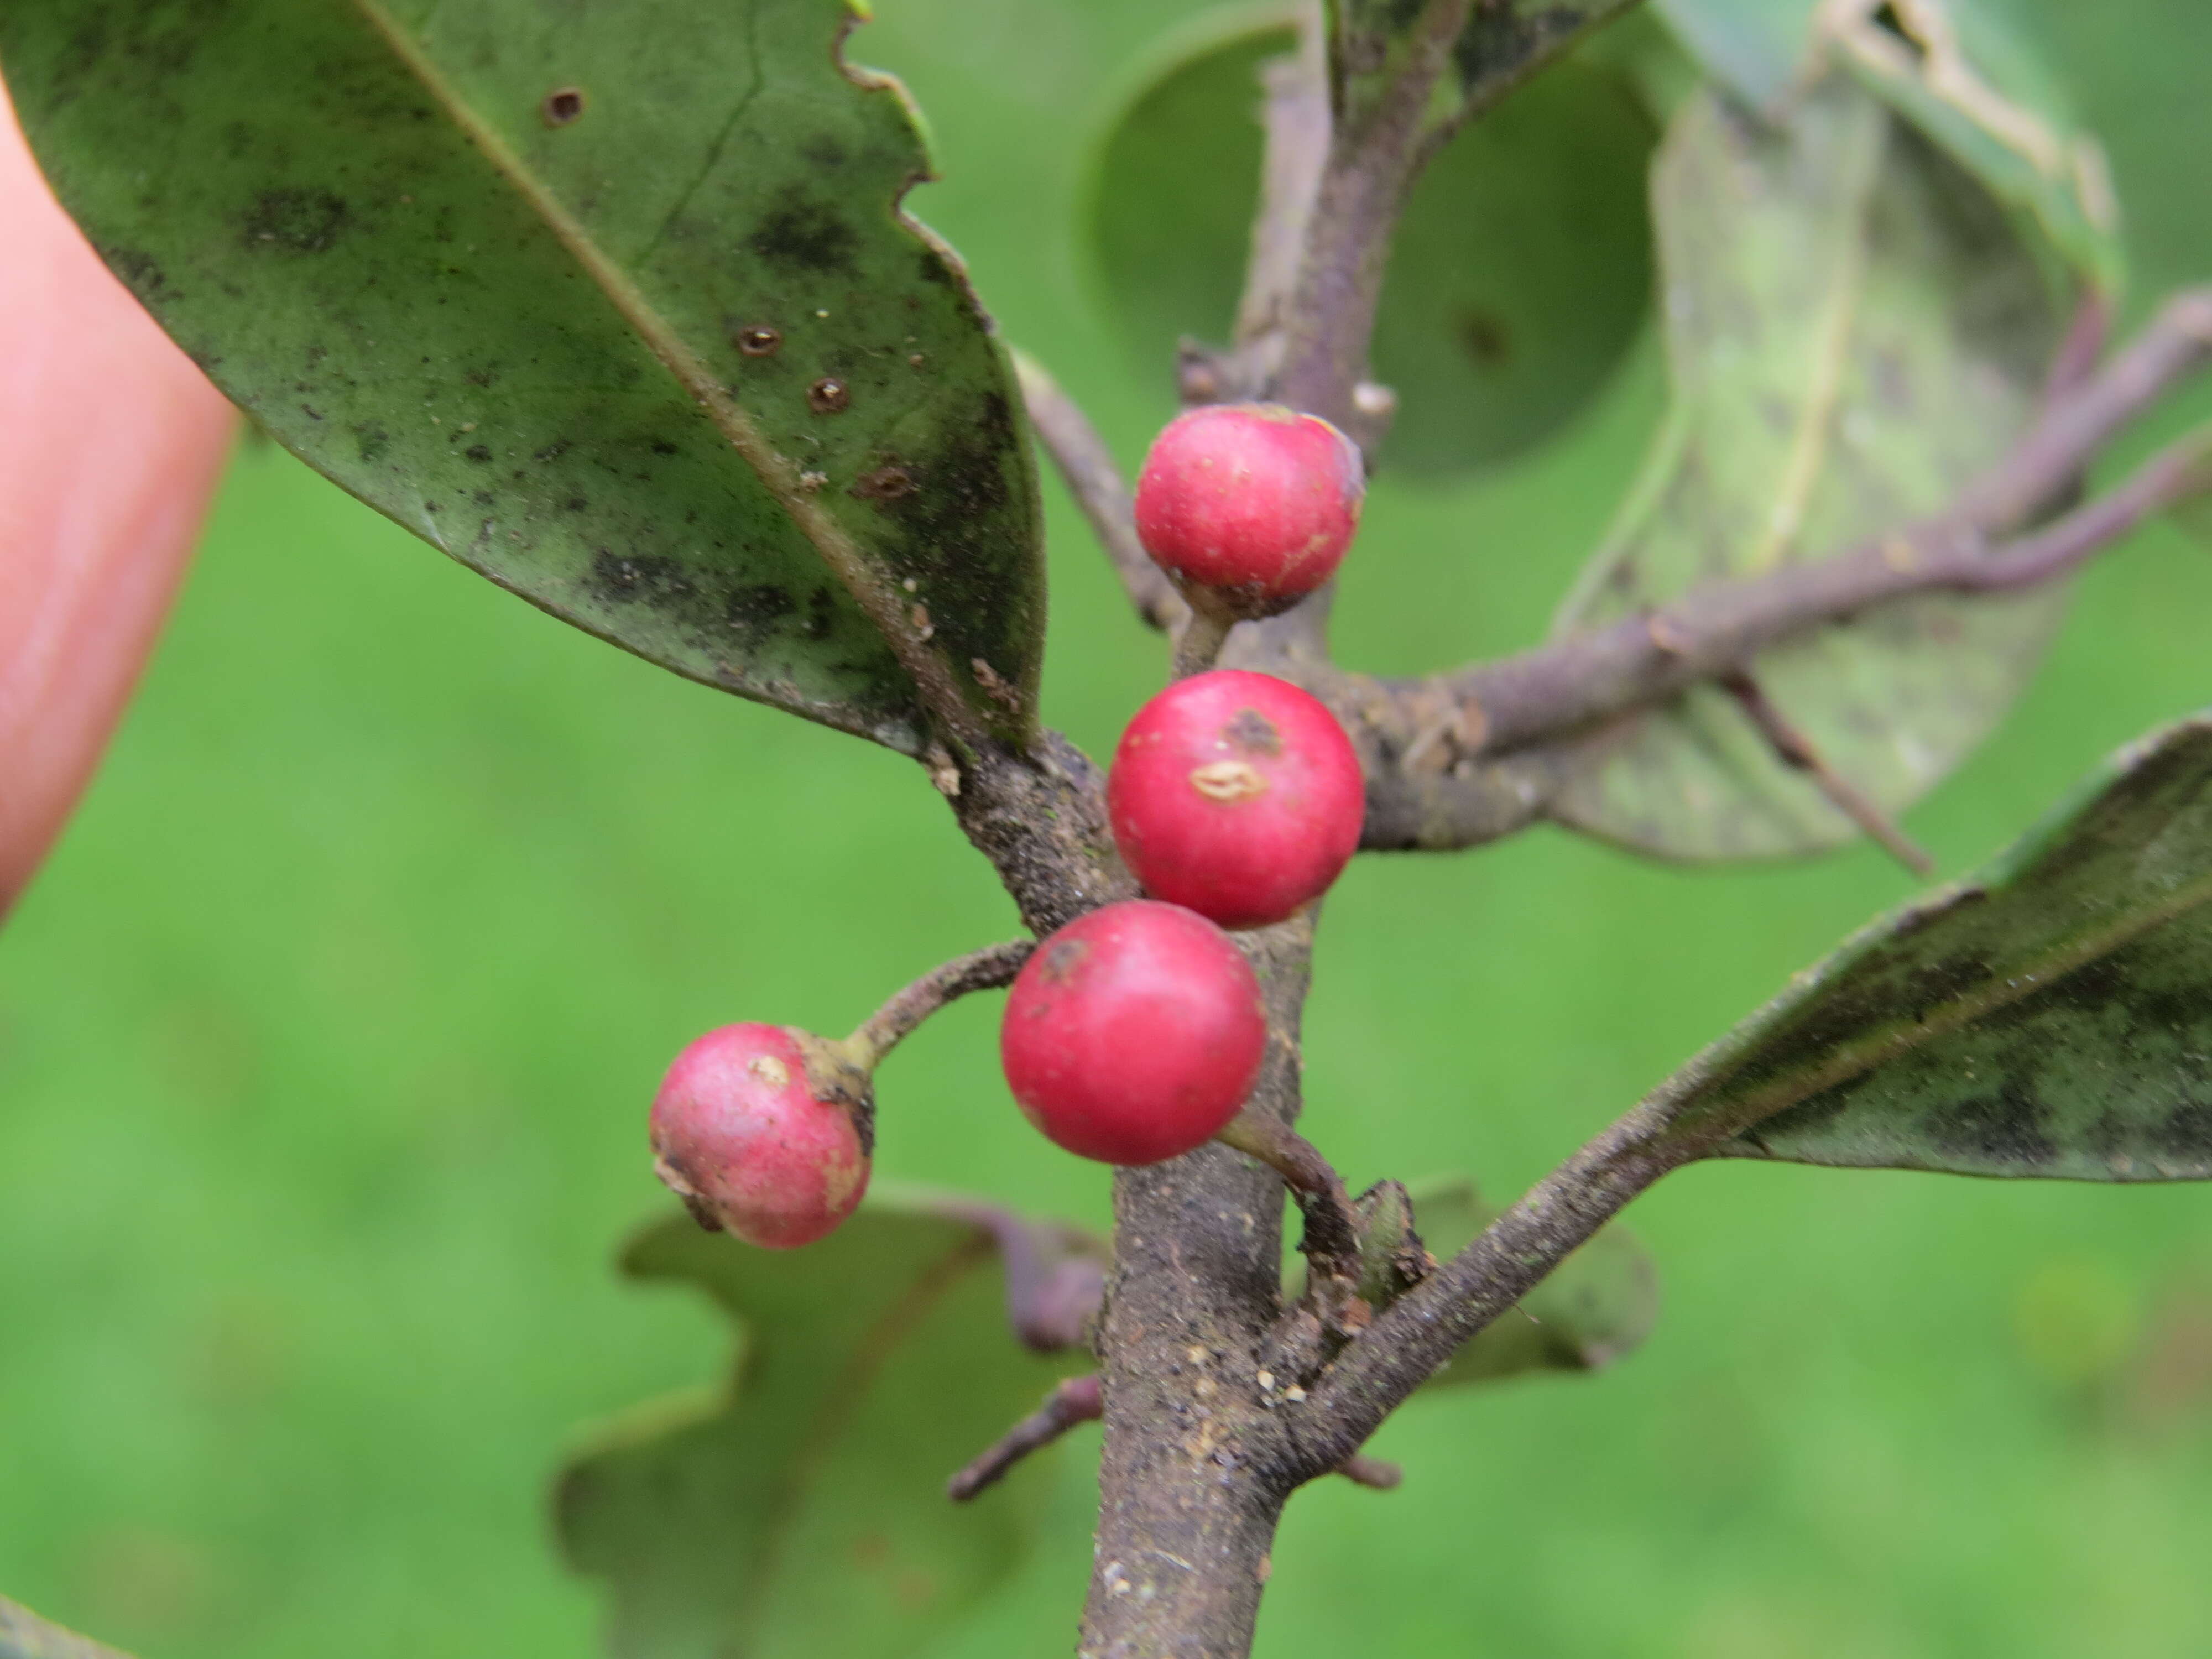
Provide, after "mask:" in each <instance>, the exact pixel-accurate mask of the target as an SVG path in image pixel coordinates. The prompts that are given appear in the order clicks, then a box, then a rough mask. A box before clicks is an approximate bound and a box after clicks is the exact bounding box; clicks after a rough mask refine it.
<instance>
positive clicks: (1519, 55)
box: [1326, 0, 1632, 132]
mask: <svg viewBox="0 0 2212 1659" xmlns="http://www.w3.org/2000/svg"><path fill="white" fill-rule="evenodd" d="M1630 3H1632V0H1504V3H1502V4H1497V3H1486V4H1480V5H1477V6H1476V7H1474V10H1473V15H1472V16H1471V17H1470V18H1469V20H1468V23H1467V24H1466V26H1465V27H1463V28H1462V30H1461V31H1460V36H1459V39H1458V40H1456V41H1455V42H1454V43H1453V45H1452V55H1451V63H1450V64H1449V67H1448V68H1447V69H1446V70H1445V72H1444V76H1443V83H1442V84H1441V85H1440V86H1439V87H1438V88H1437V90H1436V92H1435V94H1434V95H1433V96H1432V97H1431V99H1430V100H1429V106H1428V107H1427V109H1426V110H1425V112H1423V114H1424V119H1425V123H1426V125H1428V127H1429V128H1430V129H1431V130H1432V131H1443V132H1449V131H1454V130H1455V129H1457V128H1458V127H1459V126H1460V125H1462V124H1463V123H1465V122H1466V121H1468V120H1469V119H1471V118H1474V117H1477V116H1480V115H1481V114H1483V113H1484V112H1486V111H1487V110H1489V109H1490V108H1492V106H1495V105H1496V104H1497V103H1498V100H1500V99H1502V98H1504V96H1505V94H1507V93H1509V92H1510V91H1512V90H1513V89H1514V88H1516V87H1517V86H1519V85H1520V84H1521V83H1522V82H1524V81H1527V80H1528V79H1529V78H1530V77H1531V76H1534V74H1535V73H1536V71H1537V70H1541V69H1542V68H1543V67H1544V66H1545V65H1546V64H1549V63H1550V62H1551V61H1552V60H1553V58H1557V57H1558V56H1559V54H1560V53H1561V52H1565V51H1566V50H1567V49H1568V48H1569V47H1571V46H1573V45H1574V44H1575V42H1576V41H1577V40H1581V39H1582V38H1583V37H1584V36H1585V35H1587V34H1588V33H1589V32H1590V31H1591V30H1593V29H1595V28H1596V27H1598V26H1599V25H1601V24H1602V23H1604V22H1605V21H1607V20H1608V19H1610V18H1612V17H1613V16H1615V15H1619V14H1620V12H1622V11H1624V10H1626V9H1627V7H1628V6H1629V4H1630ZM1431 9H1432V8H1431V7H1430V6H1427V5H1424V4H1423V3H1421V0H1326V11H1327V15H1328V33H1329V78H1330V84H1331V89H1332V93H1333V94H1334V103H1335V106H1336V108H1337V110H1338V111H1339V112H1340V119H1345V120H1349V121H1353V122H1357V121H1360V120H1364V119H1365V118H1367V117H1368V116H1369V115H1370V113H1372V112H1374V111H1376V109H1378V108H1381V107H1382V106H1383V105H1384V104H1385V103H1386V102H1387V100H1389V97H1390V95H1391V90H1390V89H1391V87H1392V85H1393V83H1394V82H1395V81H1396V79H1397V76H1398V75H1399V72H1400V71H1401V70H1402V69H1403V68H1404V67H1405V64H1406V61H1407V57H1408V56H1409V54H1410V53H1411V52H1412V51H1413V50H1414V49H1415V48H1416V46H1418V44H1419V40H1421V38H1422V35H1423V32H1424V25H1425V21H1426V14H1427V13H1428V12H1429V11H1430V10H1431Z"/></svg>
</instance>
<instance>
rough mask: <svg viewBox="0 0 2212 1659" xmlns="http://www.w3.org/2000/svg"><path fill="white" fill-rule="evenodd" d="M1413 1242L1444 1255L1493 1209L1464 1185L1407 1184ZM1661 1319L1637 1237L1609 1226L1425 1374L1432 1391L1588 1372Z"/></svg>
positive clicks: (1653, 1274)
mask: <svg viewBox="0 0 2212 1659" xmlns="http://www.w3.org/2000/svg"><path fill="white" fill-rule="evenodd" d="M1413 1210H1414V1216H1415V1218H1416V1221H1417V1223H1418V1225H1419V1229H1420V1234H1421V1242H1422V1243H1425V1244H1426V1245H1427V1246H1428V1248H1429V1249H1430V1251H1431V1254H1433V1255H1435V1256H1436V1258H1437V1260H1438V1261H1446V1260H1448V1259H1449V1258H1450V1257H1451V1256H1453V1255H1456V1254H1458V1252H1459V1250H1460V1249H1461V1248H1462V1246H1464V1245H1465V1244H1467V1243H1468V1241H1469V1240H1471V1239H1473V1238H1474V1236H1475V1235H1476V1234H1477V1233H1480V1231H1482V1230H1483V1229H1484V1228H1485V1227H1487V1226H1488V1225H1490V1224H1491V1222H1492V1221H1493V1220H1495V1219H1496V1218H1497V1216H1498V1211H1497V1210H1495V1209H1494V1208H1492V1206H1489V1205H1487V1204H1486V1203H1484V1202H1483V1201H1482V1199H1481V1197H1480V1194H1477V1193H1476V1191H1475V1188H1474V1183H1473V1182H1469V1181H1467V1180H1464V1179H1451V1180H1445V1181H1433V1182H1426V1183H1425V1184H1424V1185H1422V1186H1419V1187H1416V1188H1414V1189H1413ZM1658 1316H1659V1274H1658V1270H1657V1268H1656V1267H1654V1266H1653V1264H1652V1261H1651V1258H1650V1255H1648V1254H1647V1253H1646V1252H1645V1250H1644V1247H1643V1246H1642V1245H1641V1244H1639V1243H1637V1241H1636V1237H1635V1235H1634V1234H1632V1233H1631V1232H1630V1231H1628V1230H1627V1229H1626V1227H1623V1226H1620V1225H1618V1224H1616V1225H1612V1226H1609V1227H1607V1228H1605V1229H1604V1230H1603V1231H1601V1232H1599V1233H1598V1235H1597V1236H1596V1237H1595V1238H1592V1239H1591V1240H1590V1241H1589V1243H1587V1244H1584V1245H1583V1247H1582V1248H1581V1249H1578V1250H1577V1251H1576V1252H1575V1253H1574V1254H1573V1255H1570V1256H1569V1257H1568V1258H1567V1259H1566V1260H1565V1261H1563V1262H1561V1263H1560V1264H1559V1267H1558V1268H1557V1269H1555V1270H1554V1271H1553V1273H1551V1275H1550V1276H1549V1277H1547V1279H1545V1280H1544V1281H1543V1282H1542V1283H1541V1285H1537V1286H1536V1288H1535V1289H1534V1290H1533V1291H1530V1292H1529V1293H1528V1296H1527V1297H1524V1298H1523V1299H1522V1302H1521V1304H1520V1305H1519V1306H1518V1307H1516V1309H1514V1310H1513V1311H1511V1312H1510V1313H1508V1314H1505V1315H1504V1316H1502V1317H1500V1318H1498V1319H1497V1320H1495V1321H1493V1322H1492V1323H1491V1324H1489V1325H1487V1326H1486V1327H1485V1328H1483V1329H1482V1330H1481V1331H1480V1332H1479V1333H1477V1334H1476V1335H1475V1336H1474V1338H1473V1339H1472V1340H1469V1341H1468V1342H1467V1343H1466V1344H1464V1345H1463V1346H1462V1347H1461V1348H1460V1351H1459V1352H1457V1353H1456V1354H1455V1355H1453V1356H1452V1359H1451V1363H1450V1364H1448V1365H1446V1366H1445V1367H1444V1368H1443V1370H1440V1371H1438V1372H1437V1374H1436V1375H1435V1376H1432V1377H1431V1378H1430V1379H1429V1383H1428V1386H1429V1387H1431V1388H1432V1389H1433V1388H1446V1387H1450V1386H1452V1385H1455V1384H1457V1383H1488V1382H1494V1381H1496V1380H1498V1379H1499V1378H1502V1377H1508V1376H1520V1375H1522V1374H1523V1373H1525V1372H1528V1371H1544V1370H1552V1371H1589V1370H1598V1369H1599V1368H1600V1367H1601V1366H1604V1365H1607V1364H1611V1363H1612V1362H1613V1360H1615V1359H1618V1358H1620V1356H1621V1355H1623V1354H1625V1353H1627V1352H1630V1351H1631V1350H1632V1349H1633V1348H1635V1347H1637V1346H1639V1345H1641V1344H1642V1342H1643V1340H1644V1338H1645V1337H1647V1336H1649V1335H1650V1334H1651V1327H1652V1325H1653V1324H1654V1323H1655V1322H1656V1321H1657V1319H1658Z"/></svg>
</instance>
